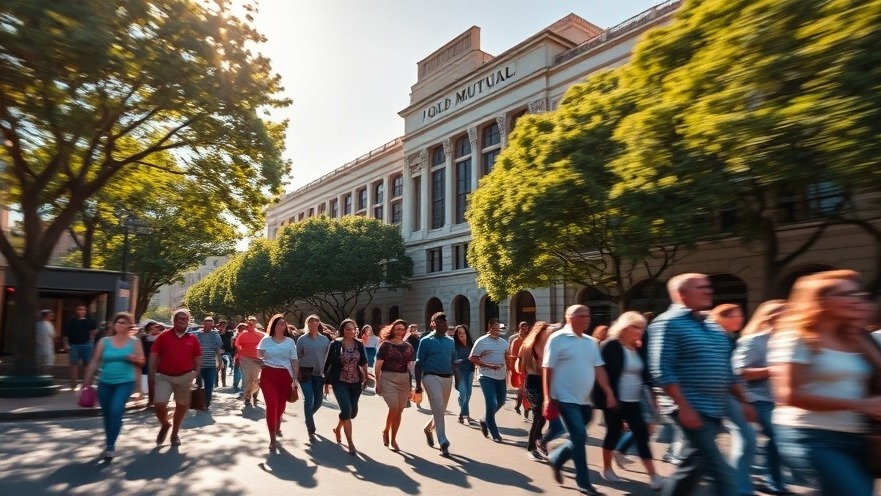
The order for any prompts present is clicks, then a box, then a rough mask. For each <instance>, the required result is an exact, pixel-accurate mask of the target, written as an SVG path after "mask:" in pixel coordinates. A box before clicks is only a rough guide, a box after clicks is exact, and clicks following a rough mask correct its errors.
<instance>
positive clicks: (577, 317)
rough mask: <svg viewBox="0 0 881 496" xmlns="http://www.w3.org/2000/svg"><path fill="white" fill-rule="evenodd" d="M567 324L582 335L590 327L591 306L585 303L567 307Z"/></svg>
mask: <svg viewBox="0 0 881 496" xmlns="http://www.w3.org/2000/svg"><path fill="white" fill-rule="evenodd" d="M566 324H568V325H569V327H571V328H572V331H574V332H575V334H578V335H579V336H580V335H581V334H582V333H583V332H584V331H586V330H587V328H588V327H590V308H588V307H587V306H585V305H572V306H571V307H569V308H567V309H566Z"/></svg>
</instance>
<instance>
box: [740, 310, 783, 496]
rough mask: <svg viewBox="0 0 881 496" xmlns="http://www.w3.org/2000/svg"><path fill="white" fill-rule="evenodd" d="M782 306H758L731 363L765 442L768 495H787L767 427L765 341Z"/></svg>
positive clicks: (769, 396)
mask: <svg viewBox="0 0 881 496" xmlns="http://www.w3.org/2000/svg"><path fill="white" fill-rule="evenodd" d="M785 306H786V302H785V301H784V300H770V301H766V302H765V303H762V304H761V305H759V308H757V309H756V311H755V313H753V316H752V318H751V319H750V321H749V322H748V323H747V324H746V327H744V328H743V331H742V332H741V337H740V339H739V340H738V341H737V348H735V350H734V355H733V357H732V359H731V366H732V368H733V369H734V373H735V374H738V375H739V376H740V377H742V378H743V380H744V390H745V392H746V398H747V400H748V401H749V402H750V404H752V406H753V408H755V410H756V416H757V417H758V423H759V426H761V428H762V432H763V433H764V434H765V437H766V438H767V439H768V441H767V443H765V463H766V464H767V469H768V475H767V478H766V480H765V486H766V488H767V489H769V490H770V492H771V494H786V493H788V491H787V490H786V488H785V487H784V485H783V473H782V471H781V463H780V452H779V450H778V449H777V436H776V434H775V430H774V425H773V424H772V423H771V417H772V415H773V412H774V394H773V393H772V392H771V381H770V377H771V369H770V368H769V367H768V340H769V339H770V338H771V333H772V331H773V329H774V325H775V323H776V321H777V319H778V317H780V314H781V313H783V310H784V308H785Z"/></svg>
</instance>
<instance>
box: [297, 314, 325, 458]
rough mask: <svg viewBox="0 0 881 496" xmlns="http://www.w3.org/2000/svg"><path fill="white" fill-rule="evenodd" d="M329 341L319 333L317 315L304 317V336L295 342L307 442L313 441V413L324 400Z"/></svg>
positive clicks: (319, 325) (319, 320)
mask: <svg viewBox="0 0 881 496" xmlns="http://www.w3.org/2000/svg"><path fill="white" fill-rule="evenodd" d="M329 346H330V339H328V338H327V336H325V335H324V334H322V333H321V319H319V318H318V316H317V315H310V316H308V317H306V334H304V335H302V336H300V339H298V340H297V357H299V359H300V360H299V362H300V371H299V375H298V376H297V381H298V382H299V383H300V387H302V388H303V414H304V415H303V416H304V417H305V418H306V432H307V433H308V434H309V440H310V441H314V440H315V412H317V411H318V409H319V408H321V402H322V400H323V399H324V359H325V358H327V348H328V347H329Z"/></svg>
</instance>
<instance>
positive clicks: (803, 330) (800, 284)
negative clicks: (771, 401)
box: [768, 270, 881, 496]
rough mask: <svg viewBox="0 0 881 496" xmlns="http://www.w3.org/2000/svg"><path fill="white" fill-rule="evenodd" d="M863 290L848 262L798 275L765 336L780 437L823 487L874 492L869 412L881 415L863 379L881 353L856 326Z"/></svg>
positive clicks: (879, 401)
mask: <svg viewBox="0 0 881 496" xmlns="http://www.w3.org/2000/svg"><path fill="white" fill-rule="evenodd" d="M866 297H867V294H866V293H864V292H863V291H862V290H861V289H860V287H859V284H858V282H857V273H856V272H854V271H851V270H835V271H827V272H820V273H817V274H812V275H809V276H805V277H802V278H800V279H798V280H797V281H796V282H795V286H793V289H792V292H791V293H790V296H789V300H788V301H787V307H786V310H785V311H784V313H783V315H782V316H781V317H780V320H779V321H778V323H777V327H776V328H777V331H776V332H775V335H774V336H773V337H772V338H771V341H770V350H769V357H768V361H769V362H770V364H771V383H772V385H773V386H774V396H775V398H776V400H777V405H778V406H777V407H776V408H775V409H774V414H773V419H774V425H775V427H776V429H777V445H778V447H779V448H780V452H781V454H782V455H783V458H784V460H786V461H787V462H788V465H789V466H790V467H792V468H793V469H794V470H797V471H799V472H801V473H802V474H803V475H806V476H813V477H816V479H817V482H818V484H819V488H820V493H821V494H824V495H845V494H846V495H848V496H871V495H872V493H873V487H874V482H875V481H874V479H873V477H872V473H871V471H870V470H869V466H868V457H867V456H866V455H867V453H868V452H869V451H868V448H869V445H868V443H867V439H866V437H865V433H866V419H867V416H870V417H875V418H881V397H870V396H869V391H868V380H869V378H870V377H871V375H872V366H871V363H872V362H876V361H878V360H881V357H878V356H877V355H878V354H879V353H878V351H877V350H875V349H871V348H869V347H868V346H866V340H865V335H864V334H863V333H862V332H861V331H860V329H859V321H860V319H861V318H862V314H863V312H862V308H861V307H862V301H863V300H864V299H865V298H866ZM870 360H871V361H870Z"/></svg>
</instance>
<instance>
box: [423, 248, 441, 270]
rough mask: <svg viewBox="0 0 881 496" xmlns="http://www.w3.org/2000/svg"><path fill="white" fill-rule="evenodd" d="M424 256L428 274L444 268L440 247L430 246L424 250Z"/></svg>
mask: <svg viewBox="0 0 881 496" xmlns="http://www.w3.org/2000/svg"><path fill="white" fill-rule="evenodd" d="M425 256H426V264H425V266H426V270H427V271H428V273H429V274H431V273H433V272H440V271H442V270H444V265H443V258H442V257H443V251H442V249H441V248H432V249H431V250H425Z"/></svg>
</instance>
